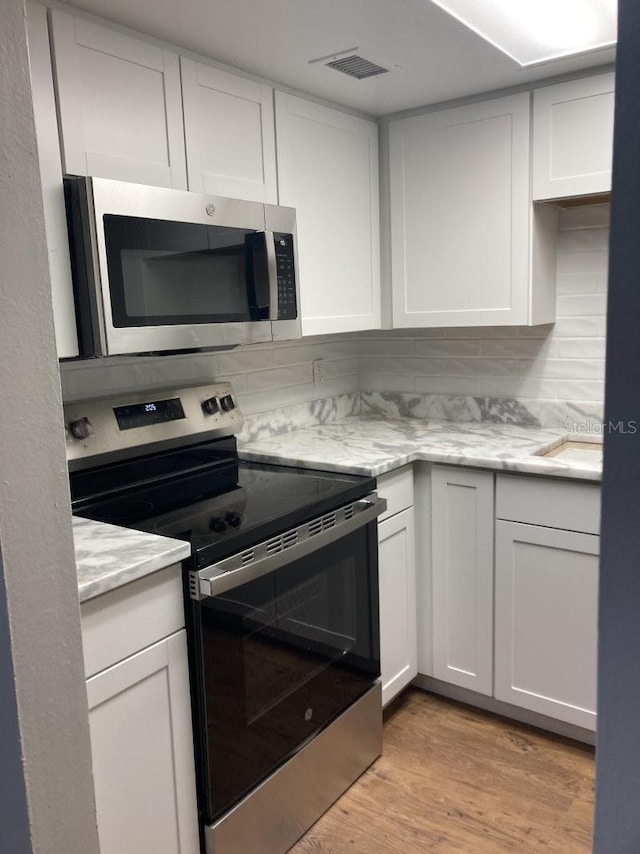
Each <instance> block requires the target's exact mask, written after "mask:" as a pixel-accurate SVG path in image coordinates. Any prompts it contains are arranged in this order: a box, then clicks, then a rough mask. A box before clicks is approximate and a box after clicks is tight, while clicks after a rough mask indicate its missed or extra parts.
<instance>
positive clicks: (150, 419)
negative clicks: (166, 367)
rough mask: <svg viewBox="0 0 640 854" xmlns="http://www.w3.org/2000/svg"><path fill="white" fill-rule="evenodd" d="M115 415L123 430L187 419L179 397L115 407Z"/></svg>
mask: <svg viewBox="0 0 640 854" xmlns="http://www.w3.org/2000/svg"><path fill="white" fill-rule="evenodd" d="M113 413H114V415H115V416H116V421H117V422H118V427H119V428H120V429H121V430H131V429H132V428H133V427H146V426H147V425H149V424H164V423H165V422H166V421H179V420H180V419H181V418H185V417H186V416H185V414H184V409H183V408H182V403H181V402H180V398H179V397H174V398H171V400H150V401H149V403H134V404H132V405H131V406H114V408H113Z"/></svg>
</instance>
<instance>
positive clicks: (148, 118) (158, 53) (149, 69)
mask: <svg viewBox="0 0 640 854" xmlns="http://www.w3.org/2000/svg"><path fill="white" fill-rule="evenodd" d="M50 14H51V23H52V29H53V43H54V56H55V72H56V81H57V90H58V109H59V121H60V134H61V140H62V148H63V164H64V171H65V172H67V173H69V174H75V175H94V176H98V177H101V178H114V179H116V180H121V181H134V182H137V183H140V184H153V185H156V186H160V187H177V188H179V189H186V186H187V178H186V162H185V153H184V128H183V122H182V100H181V93H180V68H179V62H178V55H177V54H176V53H173V52H172V51H169V50H165V49H164V48H162V47H158V46H157V45H155V44H152V43H150V42H146V41H143V40H141V39H137V38H135V37H133V36H130V35H125V34H124V33H121V32H119V31H118V30H113V29H110V28H108V27H103V26H100V25H99V24H95V23H93V22H92V21H88V20H86V19H85V18H82V17H75V16H73V15H70V14H68V13H67V12H62V11H60V10H58V9H53V10H51V12H50Z"/></svg>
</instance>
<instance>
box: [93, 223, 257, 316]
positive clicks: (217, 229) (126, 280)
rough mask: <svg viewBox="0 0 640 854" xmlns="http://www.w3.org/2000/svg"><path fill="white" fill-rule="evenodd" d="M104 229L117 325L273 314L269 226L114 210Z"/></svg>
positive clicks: (111, 293) (112, 302) (113, 312)
mask: <svg viewBox="0 0 640 854" xmlns="http://www.w3.org/2000/svg"><path fill="white" fill-rule="evenodd" d="M104 233H105V241H106V248H107V267H108V272H109V289H110V295H111V311H112V315H113V324H114V326H116V327H126V326H133V327H135V326H156V325H161V326H166V325H176V324H194V323H227V322H233V321H248V320H260V319H262V318H263V317H268V299H265V293H264V290H265V289H264V287H261V283H262V282H263V281H264V278H265V275H266V274H265V270H266V267H267V260H266V247H265V243H264V233H263V232H256V231H253V230H246V229H241V228H226V227H223V226H210V225H199V224H192V223H180V222H169V221H165V220H156V219H143V218H141V217H130V216H116V215H113V214H107V215H105V217H104ZM256 283H258V287H257V290H258V292H256ZM265 303H267V304H265Z"/></svg>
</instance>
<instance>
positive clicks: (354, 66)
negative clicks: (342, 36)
mask: <svg viewBox="0 0 640 854" xmlns="http://www.w3.org/2000/svg"><path fill="white" fill-rule="evenodd" d="M315 63H318V64H319V63H322V64H323V65H326V66H327V68H334V69H335V70H336V71H341V72H342V73H343V74H346V75H347V76H348V77H353V78H355V79H356V80H366V79H367V77H377V76H378V75H379V74H387V73H388V72H389V69H388V68H385V67H384V65H380V64H379V63H377V62H372V60H370V59H366V58H365V57H364V56H362V54H361V53H360V52H359V49H358V48H357V47H354V48H351V50H345V51H342V52H341V53H332V54H330V55H329V56H321V57H320V58H319V59H312V60H311V61H310V63H309V64H310V65H313V64H315Z"/></svg>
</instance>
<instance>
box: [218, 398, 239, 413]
mask: <svg viewBox="0 0 640 854" xmlns="http://www.w3.org/2000/svg"><path fill="white" fill-rule="evenodd" d="M220 406H221V407H222V408H223V409H224V411H225V412H231V410H232V409H235V408H236V405H235V403H234V402H233V397H232V396H231V395H230V394H225V395H224V397H221V398H220Z"/></svg>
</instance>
